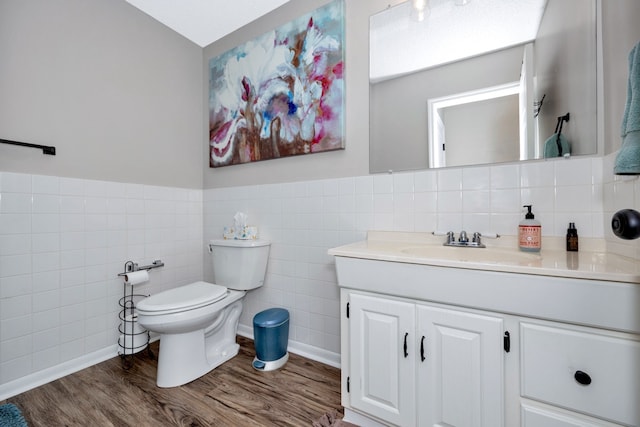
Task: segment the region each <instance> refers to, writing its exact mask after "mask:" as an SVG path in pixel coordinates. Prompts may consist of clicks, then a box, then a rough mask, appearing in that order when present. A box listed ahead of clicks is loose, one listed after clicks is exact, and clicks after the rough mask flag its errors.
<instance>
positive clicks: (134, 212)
mask: <svg viewBox="0 0 640 427" xmlns="http://www.w3.org/2000/svg"><path fill="white" fill-rule="evenodd" d="M202 250H203V243H202V190H190V189H180V188H169V187H154V186H147V185H137V184H126V183H116V182H105V181H92V180H82V179H72V178H62V177H53V176H41V175H28V174H17V173H8V172H0V384H4V383H7V382H10V381H12V380H15V379H18V378H20V377H23V376H26V375H29V374H32V373H34V372H36V371H39V370H42V369H45V368H49V367H51V366H54V365H57V364H60V363H63V362H66V361H69V360H71V359H73V358H76V357H80V356H83V355H86V354H89V353H91V352H93V351H97V350H101V349H104V348H106V347H110V346H114V345H115V344H116V342H117V335H118V334H117V327H118V316H117V313H118V311H119V306H118V299H119V298H120V297H121V296H122V291H123V289H122V287H123V286H122V280H121V279H119V278H118V277H117V274H118V273H119V272H121V271H122V269H123V266H124V263H125V262H126V261H127V260H128V259H132V260H134V261H136V262H139V263H141V264H148V263H150V262H152V261H153V260H154V259H162V260H163V261H164V262H165V267H164V268H162V269H158V270H154V271H153V272H151V273H150V275H151V280H150V282H149V283H148V284H145V285H143V286H142V287H141V288H140V292H141V293H153V292H157V291H159V290H162V289H166V288H170V287H173V286H176V285H181V284H185V283H188V282H191V281H194V280H201V279H202V275H203V272H202Z"/></svg>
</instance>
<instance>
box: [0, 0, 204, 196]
mask: <svg viewBox="0 0 640 427" xmlns="http://www.w3.org/2000/svg"><path fill="white" fill-rule="evenodd" d="M201 63H202V49H201V48H200V47H199V46H197V45H196V44H193V43H191V42H190V41H188V40H187V39H185V38H183V37H182V36H179V35H178V34H176V33H175V32H173V31H172V30H170V29H168V28H167V27H165V26H163V25H161V24H159V23H158V22H157V21H155V20H153V19H152V18H150V17H148V16H147V15H145V14H143V13H142V12H140V11H139V10H138V9H136V8H134V7H132V6H130V5H129V4H128V3H126V2H125V1H123V0H55V1H50V0H29V1H22V0H3V1H2V2H0V64H1V65H0V138H2V139H9V140H18V141H24V142H30V143H36V144H44V145H53V146H55V147H56V148H57V155H56V156H46V155H43V154H42V151H38V150H33V149H27V148H22V147H15V146H9V145H0V170H4V171H12V172H22V173H34V174H42V175H55V176H62V177H76V178H86V179H97V180H110V181H119V182H130V183H142V184H154V185H168V186H177V187H185V188H201V187H202V169H201V167H200V164H201V162H200V155H201V148H200V147H201V141H202V139H203V135H202V96H203V95H202V93H203V92H202V67H201Z"/></svg>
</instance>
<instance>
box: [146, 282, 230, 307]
mask: <svg viewBox="0 0 640 427" xmlns="http://www.w3.org/2000/svg"><path fill="white" fill-rule="evenodd" d="M226 295H227V288H226V287H225V286H220V285H214V284H213V283H207V282H195V283H191V284H189V285H185V286H179V287H177V288H173V289H169V290H166V291H162V292H160V293H157V294H155V295H152V296H150V297H148V298H145V299H143V300H142V301H140V302H139V303H138V304H137V307H136V308H137V309H138V311H145V312H162V311H172V312H175V311H181V310H188V309H194V308H198V307H201V306H204V305H208V304H213V303H214V302H216V301H219V300H221V299H222V298H224V297H225V296H226Z"/></svg>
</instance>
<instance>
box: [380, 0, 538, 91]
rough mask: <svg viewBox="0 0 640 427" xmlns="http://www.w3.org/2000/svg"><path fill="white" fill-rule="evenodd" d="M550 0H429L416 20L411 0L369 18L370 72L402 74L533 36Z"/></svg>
mask: <svg viewBox="0 0 640 427" xmlns="http://www.w3.org/2000/svg"><path fill="white" fill-rule="evenodd" d="M546 3H547V0H471V1H467V2H462V1H452V0H429V1H428V2H427V5H428V14H427V16H426V17H425V18H424V19H423V20H422V21H418V20H417V19H415V17H414V15H413V9H412V6H411V2H405V3H401V4H399V5H397V6H394V7H390V8H388V9H386V10H384V11H383V12H380V13H377V14H375V15H373V16H372V17H371V18H370V21H369V23H370V27H369V28H370V40H371V46H370V61H371V63H370V73H371V74H370V78H371V80H372V81H379V80H384V79H386V78H389V77H394V76H399V75H403V74H406V73H409V72H413V71H416V70H423V69H426V68H430V67H434V66H437V65H441V64H446V63H449V62H453V61H458V60H460V59H463V58H470V57H473V56H477V55H480V54H483V53H487V52H492V51H496V50H500V49H504V48H505V47H509V46H516V45H519V44H522V43H526V42H528V41H531V40H534V39H535V37H536V34H537V32H538V26H539V24H540V21H541V19H542V16H543V13H544V10H545V6H546Z"/></svg>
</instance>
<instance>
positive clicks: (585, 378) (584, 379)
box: [573, 371, 591, 385]
mask: <svg viewBox="0 0 640 427" xmlns="http://www.w3.org/2000/svg"><path fill="white" fill-rule="evenodd" d="M573 378H575V379H576V381H578V382H579V383H580V384H582V385H589V384H591V377H590V376H589V374H587V373H586V372H582V371H576V373H575V374H574V375H573Z"/></svg>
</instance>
